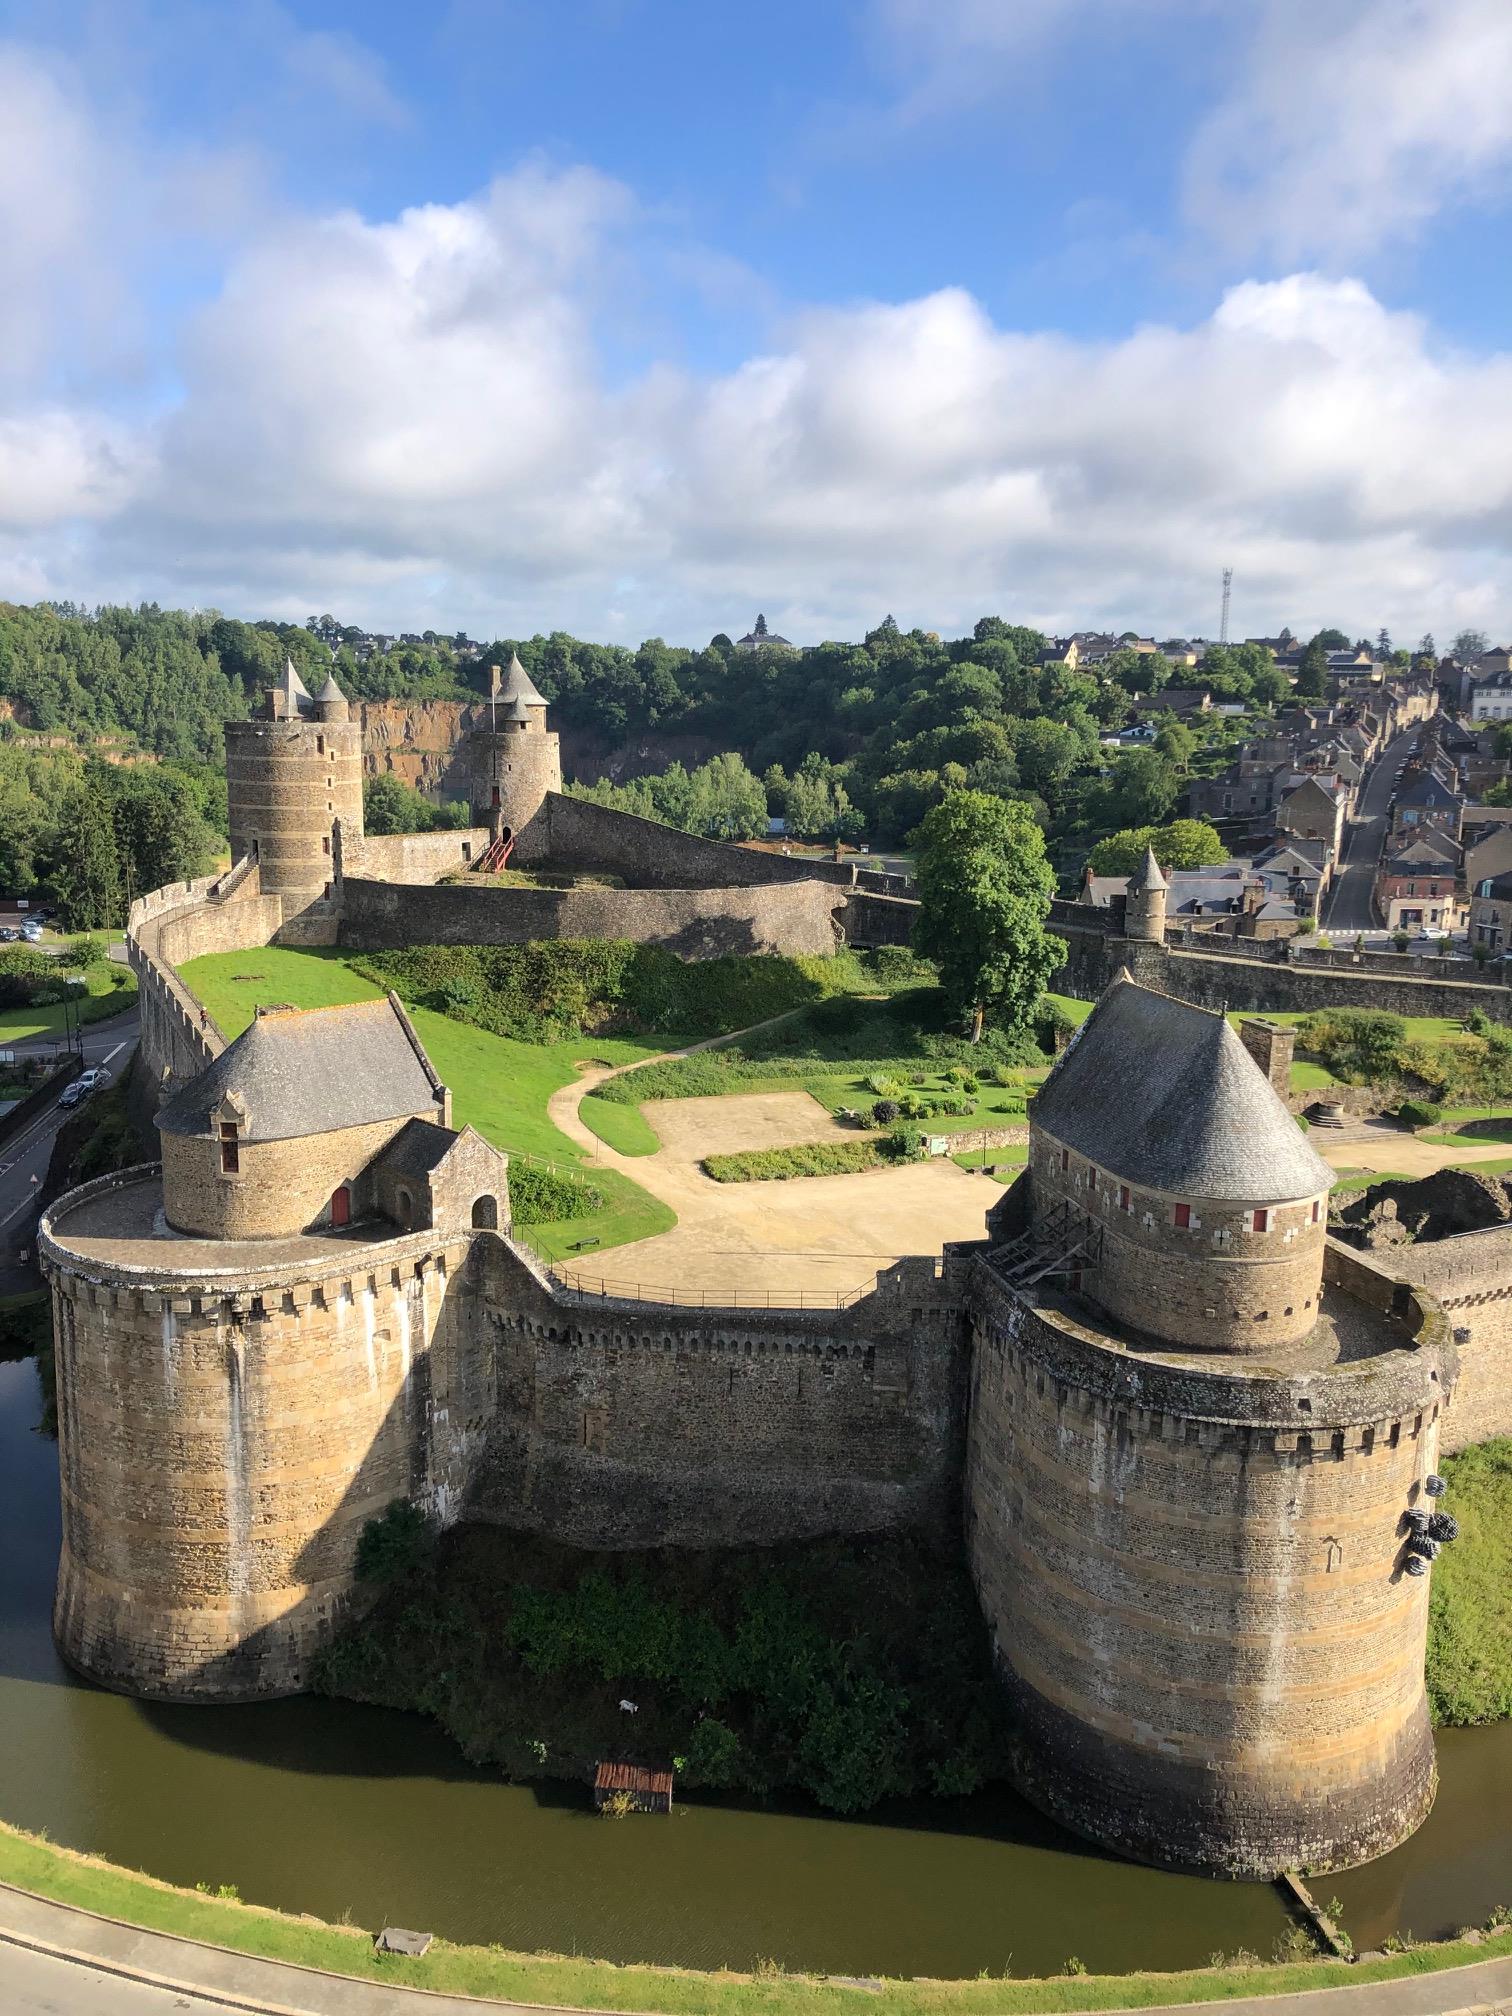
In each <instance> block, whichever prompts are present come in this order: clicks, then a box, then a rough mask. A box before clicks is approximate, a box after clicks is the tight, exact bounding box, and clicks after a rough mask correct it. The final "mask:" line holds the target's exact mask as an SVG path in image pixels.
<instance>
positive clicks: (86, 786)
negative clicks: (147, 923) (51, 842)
mask: <svg viewBox="0 0 1512 2016" xmlns="http://www.w3.org/2000/svg"><path fill="white" fill-rule="evenodd" d="M104 770H105V766H104V765H103V764H102V763H91V764H90V765H89V766H88V768H87V769H86V771H85V773H84V781H83V783H82V784H80V785H78V786H77V787H76V789H75V790H74V791H73V792H72V793H71V795H70V796H69V798H68V799H67V801H66V802H65V804H64V807H63V814H62V818H61V819H60V820H59V823H58V831H57V834H56V836H55V846H56V850H57V851H56V854H55V857H54V861H53V866H52V872H51V875H50V878H49V879H50V881H51V883H52V889H53V894H54V895H55V896H56V898H57V901H58V908H59V909H60V910H61V911H62V913H63V922H64V924H65V926H66V927H67V928H68V929H69V930H70V931H100V930H104V929H107V928H108V927H110V926H111V925H115V924H120V923H123V922H124V921H125V918H124V909H123V905H122V902H121V864H120V857H119V855H118V853H117V851H116V834H115V823H114V821H113V819H112V817H111V797H110V790H109V784H108V780H107V779H106V777H105V774H104Z"/></svg>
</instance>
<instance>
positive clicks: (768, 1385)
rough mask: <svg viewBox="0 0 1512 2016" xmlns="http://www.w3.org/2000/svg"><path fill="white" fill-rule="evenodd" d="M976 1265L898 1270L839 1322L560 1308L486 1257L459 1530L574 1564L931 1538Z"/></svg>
mask: <svg viewBox="0 0 1512 2016" xmlns="http://www.w3.org/2000/svg"><path fill="white" fill-rule="evenodd" d="M969 1264H970V1263H969V1262H967V1261H962V1260H952V1259H947V1260H944V1261H938V1260H930V1259H921V1260H904V1261H901V1262H899V1263H898V1264H897V1265H896V1266H894V1267H892V1268H890V1269H889V1270H888V1271H887V1272H885V1273H884V1274H883V1275H882V1276H881V1277H880V1278H879V1280H878V1284H877V1287H876V1289H875V1290H874V1292H873V1293H872V1294H870V1295H868V1296H865V1297H863V1298H862V1299H861V1300H860V1301H858V1302H856V1303H855V1304H853V1305H852V1306H851V1307H850V1308H849V1309H848V1310H845V1311H843V1312H839V1313H832V1314H817V1313H806V1312H800V1311H795V1310H773V1311H770V1312H767V1311H760V1312H746V1311H741V1312H736V1311H733V1310H718V1309H713V1310H688V1309H676V1308H670V1307H668V1306H666V1305H658V1304H655V1303H645V1302H632V1301H621V1300H617V1299H616V1298H614V1297H608V1298H600V1297H597V1296H587V1295H576V1294H572V1293H570V1292H564V1291H562V1290H560V1289H557V1288H555V1287H554V1286H552V1285H551V1284H549V1283H548V1282H547V1281H546V1280H545V1279H544V1277H543V1276H541V1275H540V1274H539V1273H538V1272H537V1271H536V1270H535V1269H534V1267H533V1266H532V1265H531V1263H530V1262H529V1261H528V1260H527V1259H526V1258H525V1257H524V1256H523V1255H522V1254H520V1253H519V1252H518V1251H517V1250H515V1249H512V1248H510V1247H508V1246H506V1245H505V1244H504V1243H503V1242H499V1241H492V1242H490V1244H489V1249H488V1256H487V1273H486V1288H485V1307H484V1318H485V1323H486V1328H487V1335H488V1343H489V1350H488V1355H489V1357H490V1359H491V1361H492V1362H493V1363H494V1365H495V1366H496V1367H497V1378H498V1411H497V1413H496V1415H495V1418H494V1421H493V1425H492V1427H491V1429H490V1432H489V1438H488V1446H487V1450H486V1452H485V1455H484V1457H483V1460H482V1462H481V1463H480V1464H479V1465H478V1466H477V1469H476V1471H475V1473H474V1482H473V1488H472V1491H471V1494H470V1496H469V1500H468V1511H469V1515H470V1516H472V1517H475V1518H482V1519H488V1520H494V1521H498V1522H500V1523H502V1524H505V1525H509V1526H515V1527H522V1528H524V1529H526V1530H527V1531H532V1532H540V1533H548V1534H551V1535H552V1536H554V1537H555V1538H557V1539H561V1540H566V1541H569V1542H572V1543H573V1544H576V1545H579V1546H585V1547H650V1546H678V1547H712V1546H750V1545H752V1544H756V1545H769V1544H771V1543H773V1542H776V1541H779V1540H794V1539H807V1538H813V1537H815V1536H817V1535H821V1534H826V1533H875V1532H881V1531H887V1530H896V1529H899V1528H906V1527H911V1526H921V1525H927V1526H931V1527H933V1528H935V1529H936V1530H944V1528H945V1526H946V1525H947V1523H953V1522H954V1519H955V1518H956V1517H957V1516H958V1507H959V1502H960V1500H959V1462H960V1448H961V1439H962V1432H963V1429H962V1409H963V1401H964V1385H965V1381H964V1353H965V1327H964V1316H963V1310H964V1304H963V1300H962V1296H963V1286H964V1280H965V1274H966V1271H967V1270H968V1268H969Z"/></svg>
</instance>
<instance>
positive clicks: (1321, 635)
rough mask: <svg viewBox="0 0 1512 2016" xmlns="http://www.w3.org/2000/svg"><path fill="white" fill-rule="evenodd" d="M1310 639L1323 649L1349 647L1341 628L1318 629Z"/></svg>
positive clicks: (1330, 649)
mask: <svg viewBox="0 0 1512 2016" xmlns="http://www.w3.org/2000/svg"><path fill="white" fill-rule="evenodd" d="M1312 641H1313V642H1314V644H1321V645H1322V646H1323V649H1324V650H1325V651H1347V650H1348V649H1349V639H1348V638H1347V637H1346V636H1345V635H1344V632H1343V631H1342V630H1320V631H1319V632H1318V634H1317V636H1316V637H1314V639H1313V640H1312Z"/></svg>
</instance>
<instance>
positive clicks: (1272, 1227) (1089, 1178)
mask: <svg viewBox="0 0 1512 2016" xmlns="http://www.w3.org/2000/svg"><path fill="white" fill-rule="evenodd" d="M1029 1142H1030V1147H1029V1171H1030V1181H1031V1184H1032V1191H1033V1198H1034V1211H1035V1217H1036V1219H1037V1220H1039V1221H1040V1222H1041V1223H1047V1222H1053V1221H1054V1220H1055V1219H1056V1218H1057V1216H1058V1215H1060V1214H1061V1213H1065V1214H1068V1216H1067V1217H1066V1222H1067V1223H1068V1225H1073V1226H1077V1227H1080V1226H1083V1225H1086V1224H1090V1226H1091V1227H1092V1228H1093V1230H1092V1235H1091V1236H1090V1237H1089V1238H1088V1241H1087V1246H1086V1251H1085V1267H1084V1269H1083V1276H1082V1281H1083V1287H1084V1289H1085V1291H1086V1293H1087V1294H1088V1295H1090V1296H1091V1298H1092V1299H1093V1300H1094V1301H1095V1302H1096V1303H1097V1304H1098V1305H1099V1306H1100V1307H1101V1308H1103V1309H1106V1310H1107V1311H1108V1313H1109V1314H1110V1315H1111V1316H1113V1317H1114V1318H1115V1319H1116V1320H1118V1321H1121V1322H1124V1323H1127V1324H1129V1325H1130V1326H1131V1327H1133V1328H1134V1329H1137V1330H1142V1331H1145V1332H1148V1333H1149V1334H1150V1335H1152V1336H1157V1337H1164V1338H1167V1339H1169V1340H1170V1341H1171V1342H1172V1343H1176V1344H1180V1345H1182V1346H1184V1347H1185V1348H1186V1349H1188V1350H1195V1351H1225V1352H1234V1353H1236V1354H1239V1355H1241V1356H1249V1357H1258V1358H1264V1357H1266V1356H1267V1355H1269V1354H1272V1353H1274V1352H1275V1351H1276V1350H1277V1349H1279V1348H1281V1347H1283V1346H1284V1345H1286V1344H1288V1343H1293V1342H1295V1341H1296V1340H1297V1339H1298V1338H1301V1337H1305V1336H1306V1335H1307V1333H1308V1331H1309V1330H1311V1329H1312V1328H1313V1326H1314V1324H1315V1323H1316V1322H1317V1319H1318V1295H1319V1289H1320V1287H1321V1283H1322V1278H1323V1249H1324V1241H1325V1239H1326V1238H1327V1234H1328V1200H1327V1196H1326V1194H1323V1193H1320V1194H1319V1195H1318V1196H1317V1197H1313V1198H1308V1199H1304V1200H1303V1201H1301V1202H1299V1203H1296V1204H1281V1205H1271V1206H1267V1207H1265V1211H1264V1218H1265V1229H1264V1230H1263V1231H1261V1230H1258V1229H1257V1227H1256V1210H1255V1207H1254V1206H1253V1205H1247V1204H1239V1203H1223V1204H1219V1203H1214V1202H1212V1201H1210V1200H1208V1199H1205V1198H1200V1197H1199V1198H1191V1197H1172V1196H1170V1195H1168V1194H1167V1193H1166V1192H1164V1191H1160V1190H1150V1189H1147V1188H1143V1187H1141V1186H1138V1185H1135V1184H1128V1183H1125V1182H1123V1181H1122V1180H1121V1178H1120V1172H1118V1171H1117V1170H1112V1171H1110V1170H1106V1169H1101V1170H1100V1169H1097V1168H1095V1167H1094V1165H1093V1164H1091V1163H1090V1162H1088V1161H1087V1160H1086V1158H1085V1157H1084V1156H1081V1155H1078V1154H1076V1153H1075V1152H1074V1151H1073V1150H1071V1149H1068V1148H1065V1147H1063V1146H1062V1145H1061V1143H1059V1142H1058V1141H1056V1140H1055V1139H1054V1138H1053V1136H1051V1135H1050V1134H1047V1133H1046V1132H1045V1130H1044V1129H1043V1128H1040V1127H1036V1126H1034V1125H1032V1124H1031V1126H1030V1130H1029ZM1178 1204H1184V1205H1185V1206H1186V1207H1187V1210H1188V1212H1189V1214H1190V1222H1189V1223H1188V1224H1186V1225H1184V1226H1181V1225H1177V1224H1176V1222H1175V1217H1176V1206H1177V1205H1178ZM1066 1236H1067V1237H1068V1238H1069V1237H1070V1236H1071V1235H1070V1233H1069V1232H1068V1233H1067V1234H1066Z"/></svg>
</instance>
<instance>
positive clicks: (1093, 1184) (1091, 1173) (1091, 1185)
mask: <svg viewBox="0 0 1512 2016" xmlns="http://www.w3.org/2000/svg"><path fill="white" fill-rule="evenodd" d="M1087 1188H1088V1189H1089V1190H1095V1189H1096V1188H1097V1171H1096V1170H1095V1169H1089V1170H1088V1171H1087Z"/></svg>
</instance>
